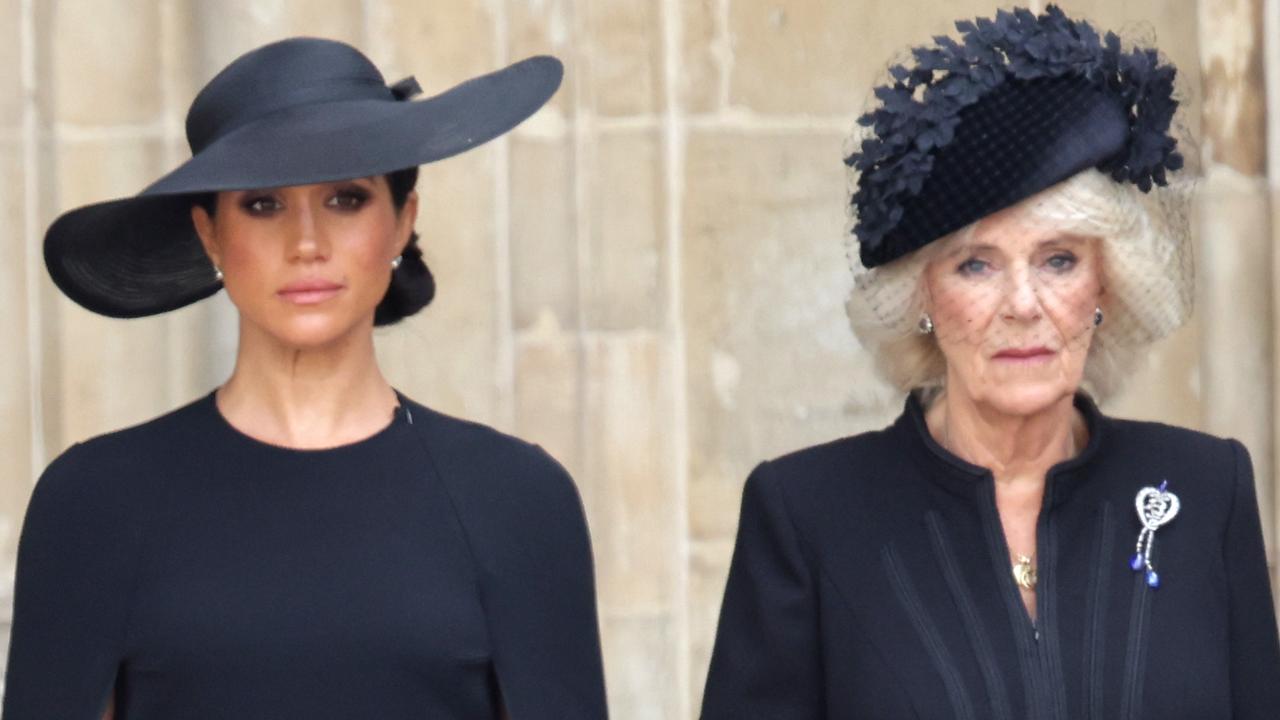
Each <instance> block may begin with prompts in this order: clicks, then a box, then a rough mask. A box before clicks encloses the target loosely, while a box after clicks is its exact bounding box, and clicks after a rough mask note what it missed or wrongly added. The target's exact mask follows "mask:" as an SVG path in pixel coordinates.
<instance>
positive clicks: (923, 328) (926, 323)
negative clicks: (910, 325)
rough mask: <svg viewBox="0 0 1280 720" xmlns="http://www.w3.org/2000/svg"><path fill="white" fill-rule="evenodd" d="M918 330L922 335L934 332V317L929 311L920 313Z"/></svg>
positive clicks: (917, 324)
mask: <svg viewBox="0 0 1280 720" xmlns="http://www.w3.org/2000/svg"><path fill="white" fill-rule="evenodd" d="M916 330H918V331H920V334H921V335H928V334H930V333H932V332H933V318H931V317H929V313H920V322H918V323H916Z"/></svg>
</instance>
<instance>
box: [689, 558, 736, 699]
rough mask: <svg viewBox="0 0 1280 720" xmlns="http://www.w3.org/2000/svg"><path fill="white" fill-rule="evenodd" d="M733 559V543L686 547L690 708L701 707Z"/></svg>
mask: <svg viewBox="0 0 1280 720" xmlns="http://www.w3.org/2000/svg"><path fill="white" fill-rule="evenodd" d="M732 559H733V540H731V539H730V540H710V541H704V542H693V543H690V545H689V694H690V701H689V706H690V707H692V708H694V711H695V714H696V712H697V709H698V708H699V707H701V706H702V690H703V688H704V687H705V686H706V683H707V668H708V667H709V666H710V665H711V650H712V648H714V647H715V639H716V623H717V622H719V620H720V605H721V601H722V600H723V598H724V585H725V580H726V579H727V578H728V576H729V563H730V561H731V560H732Z"/></svg>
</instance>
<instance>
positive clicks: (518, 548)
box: [482, 454, 608, 720]
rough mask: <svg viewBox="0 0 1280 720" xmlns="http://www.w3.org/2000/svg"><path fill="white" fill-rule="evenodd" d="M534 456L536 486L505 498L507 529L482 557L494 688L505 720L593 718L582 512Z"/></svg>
mask: <svg viewBox="0 0 1280 720" xmlns="http://www.w3.org/2000/svg"><path fill="white" fill-rule="evenodd" d="M542 457H543V458H544V459H545V462H543V463H538V465H542V466H543V467H544V468H546V470H545V471H544V472H536V473H532V474H533V476H534V477H533V478H532V479H533V480H535V481H536V482H537V483H538V486H539V487H538V488H537V491H536V492H532V493H518V494H514V495H513V496H511V497H509V498H507V499H506V502H508V503H513V504H512V505H510V507H509V508H508V510H509V512H507V513H504V514H503V516H504V517H505V518H506V519H507V520H508V522H510V525H509V526H508V527H507V528H505V530H506V531H507V532H509V533H510V534H509V535H508V536H507V540H506V542H504V543H503V544H502V545H501V546H500V547H495V548H493V549H492V550H493V551H492V552H490V553H486V555H487V561H486V563H485V565H486V568H485V569H486V572H485V577H484V579H483V583H484V584H483V590H482V593H483V596H484V605H485V614H486V617H487V618H488V620H489V625H490V629H491V631H492V635H493V637H492V641H493V646H494V665H495V668H496V671H497V674H498V685H499V686H500V687H501V689H502V693H503V702H504V704H505V706H506V709H507V713H508V714H509V715H510V717H511V718H512V720H538V719H539V718H547V719H548V720H550V719H552V718H555V719H557V720H571V719H573V720H577V719H579V718H580V719H582V720H603V719H604V718H605V717H606V716H607V714H608V713H607V712H606V710H605V697H604V669H603V661H602V659H601V651H600V635H599V624H598V621H597V616H596V593H595V577H594V569H593V562H592V555H591V540H590V537H589V535H588V533H587V523H586V518H585V516H584V514H583V510H582V502H581V500H580V499H579V497H578V492H577V489H576V487H575V486H574V484H573V481H572V480H571V479H570V478H569V475H568V473H566V472H565V471H564V469H563V468H561V467H560V465H559V464H558V463H556V462H555V461H554V460H552V459H551V458H550V457H549V456H547V455H545V454H542ZM521 495H523V497H521ZM504 534H505V533H504Z"/></svg>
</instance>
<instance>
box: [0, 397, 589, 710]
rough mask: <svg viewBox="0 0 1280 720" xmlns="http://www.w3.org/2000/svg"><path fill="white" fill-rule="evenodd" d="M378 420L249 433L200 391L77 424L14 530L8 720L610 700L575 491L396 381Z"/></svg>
mask: <svg viewBox="0 0 1280 720" xmlns="http://www.w3.org/2000/svg"><path fill="white" fill-rule="evenodd" d="M400 401H401V406H400V409H398V410H397V411H396V414H395V417H394V419H393V420H392V421H391V423H390V424H389V425H388V426H387V427H385V428H384V429H382V430H381V431H379V432H378V433H377V434H375V435H374V436H372V437H370V438H367V439H365V440H362V441H360V442H356V443H353V444H349V445H343V446H340V447H337V448H332V449H325V450H296V449H289V448H282V447H278V446H274V445H269V444H266V443H263V442H260V441H257V440H254V439H252V438H250V437H248V436H246V435H244V434H242V433H240V432H239V431H237V430H236V429H235V428H233V427H232V426H231V425H230V424H228V423H227V422H226V421H225V419H223V417H222V415H221V414H220V413H219V412H218V410H217V407H216V405H215V404H214V396H213V394H212V393H210V394H209V395H208V396H206V397H204V398H202V399H200V400H197V401H195V402H193V403H191V404H189V405H187V406H185V407H183V408H180V409H178V410H176V411H174V412H172V413H169V414H168V415H165V416H163V417H160V418H157V419H155V420H152V421H150V422H148V423H145V424H143V425H140V426H137V427H134V428H131V429H127V430H122V431H119V432H115V433H111V434H108V435H104V436H100V437H98V438H95V439H93V440H90V441H88V442H85V443H82V444H78V445H76V446H74V447H72V448H71V449H69V450H67V451H66V452H65V453H63V454H62V455H61V456H60V457H58V458H57V459H56V460H55V461H54V462H53V463H52V464H50V466H49V467H48V469H47V470H46V471H45V473H44V474H43V475H42V477H41V478H40V481H39V482H38V483H37V485H36V488H35V491H34V494H33V496H32V498H31V503H30V506H29V508H28V510H27V516H26V521H25V524H24V526H23V530H22V536H21V539H20V541H19V546H18V566H17V578H16V587H15V594H16V597H15V601H14V616H13V633H12V642H11V645H10V651H9V664H8V668H7V673H6V688H5V690H6V692H5V698H4V720H51V719H56V720H97V719H98V718H99V717H100V716H101V714H102V712H103V709H104V707H105V703H106V701H107V698H108V695H109V694H110V692H111V691H112V689H113V688H112V684H113V681H114V689H115V692H116V706H117V712H116V719H117V720H176V719H178V718H181V719H182V720H204V719H208V720H214V719H215V718H216V719H218V720H225V719H226V718H237V719H251V718H261V719H263V720H267V719H270V720H286V719H293V718H308V719H309V720H314V719H316V718H362V719H363V718H378V719H379V720H399V719H403V720H409V719H410V718H413V719H414V720H419V719H421V718H457V719H460V720H472V719H476V720H478V719H480V718H485V719H486V720H487V719H489V718H496V717H497V708H498V707H499V697H500V698H501V702H502V704H503V705H505V706H506V708H507V710H508V712H509V714H510V717H511V718H513V719H516V720H535V719H540V718H546V719H552V718H554V719H555V720H563V719H565V718H572V719H578V718H582V719H589V720H598V719H599V718H604V717H605V700H604V680H603V673H602V667H601V653H600V644H599V635H598V631H597V623H596V606H595V593H594V580H593V575H592V559H591V549H590V543H589V540H588V536H587V527H586V523H585V521H584V518H583V512H582V505H581V502H580V501H579V498H578V494H577V491H576V488H575V487H574V485H573V482H572V480H571V479H570V478H569V476H568V475H567V474H566V473H565V471H564V470H563V469H562V468H561V467H560V466H559V465H558V464H557V463H556V462H555V461H554V460H552V459H551V458H550V457H549V456H548V455H547V454H546V453H544V452H542V451H541V450H540V449H539V448H537V447H535V446H533V445H529V444H526V443H524V442H521V441H519V440H516V439H514V438H511V437H507V436H505V435H502V434H500V433H498V432H496V431H494V430H492V429H489V428H487V427H484V426H481V425H477V424H473V423H469V422H464V421H461V420H456V419H453V418H450V417H446V416H444V415H441V414H439V413H436V412H433V411H431V410H429V409H427V408H425V407H423V406H421V405H419V404H417V403H414V402H411V401H409V400H408V399H407V398H405V397H403V396H401V398H400Z"/></svg>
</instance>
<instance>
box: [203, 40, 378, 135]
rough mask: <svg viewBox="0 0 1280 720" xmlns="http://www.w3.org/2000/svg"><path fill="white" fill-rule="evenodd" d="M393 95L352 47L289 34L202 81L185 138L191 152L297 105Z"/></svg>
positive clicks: (251, 52)
mask: <svg viewBox="0 0 1280 720" xmlns="http://www.w3.org/2000/svg"><path fill="white" fill-rule="evenodd" d="M394 99H395V98H394V96H393V94H392V92H391V90H390V89H389V88H388V87H387V85H386V81H385V80H384V79H383V77H382V73H380V72H378V68H377V67H375V66H374V64H373V63H372V62H370V61H369V59H368V58H366V57H365V56H364V55H363V54H362V53H361V52H360V51H359V50H357V49H355V48H354V47H351V46H350V45H347V44H346V43H342V42H338V41H336V40H325V39H321V38H290V39H288V40H281V41H279V42H275V43H271V44H270V45H264V46H263V47H260V48H258V49H256V50H252V51H250V52H248V53H245V54H244V55H241V56H240V57H239V58H237V59H236V60H234V61H232V63H231V64H230V65H228V66H227V67H226V68H224V69H223V70H222V71H221V72H219V73H218V74H217V75H215V76H214V78H213V79H212V80H210V81H209V83H208V84H207V85H205V86H204V88H203V89H202V90H201V91H200V93H199V94H198V95H196V98H195V100H194V101H193V102H192V103H191V109H190V110H189V111H188V112H187V123H186V126H187V143H188V144H189V145H190V146H191V152H192V154H196V153H199V152H200V151H201V150H203V149H204V148H206V147H208V145H209V144H210V143H212V142H214V141H215V140H217V139H218V138H220V137H222V136H223V135H226V134H227V133H229V132H231V131H232V130H235V129H236V128H239V127H242V126H244V125H246V124H248V123H250V122H253V121H254V120H257V119H259V118H262V117H264V116H266V115H269V114H271V113H275V112H279V111H281V110H286V109H289V108H294V107H298V106H302V105H312V104H316V103H326V102H338V101H350V100H394Z"/></svg>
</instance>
